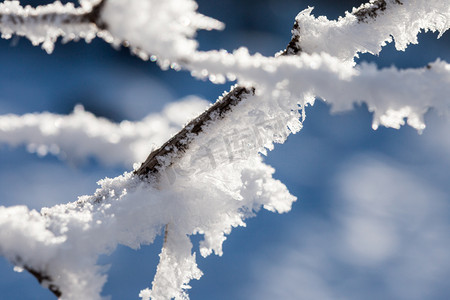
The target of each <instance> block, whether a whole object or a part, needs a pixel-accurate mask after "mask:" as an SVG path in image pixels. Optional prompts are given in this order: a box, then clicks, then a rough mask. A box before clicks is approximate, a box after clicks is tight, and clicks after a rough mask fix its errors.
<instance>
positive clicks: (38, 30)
mask: <svg viewBox="0 0 450 300" xmlns="http://www.w3.org/2000/svg"><path fill="white" fill-rule="evenodd" d="M91 2H93V1H86V0H85V1H84V3H85V5H83V6H81V7H77V8H76V7H75V6H74V4H73V3H70V2H69V3H67V4H61V2H59V1H56V2H54V3H52V4H48V5H45V6H38V7H37V8H32V7H31V6H26V7H22V6H21V5H20V2H19V1H4V2H2V3H0V32H1V37H2V38H4V39H9V38H10V37H11V36H12V35H13V34H15V35H18V36H24V37H27V38H28V39H29V40H30V41H31V42H32V43H33V45H35V46H37V45H41V44H42V48H43V49H44V50H45V51H47V52H48V53H51V52H52V51H53V48H54V44H55V42H56V40H57V39H58V37H63V40H64V41H66V42H67V41H71V40H79V39H85V40H86V41H87V42H89V41H91V40H92V39H94V38H95V37H96V33H97V27H96V26H95V25H93V24H86V23H85V24H80V23H78V24H77V23H70V22H67V21H68V20H73V19H74V18H76V17H77V16H80V15H82V14H83V13H86V12H87V11H90V8H91V7H92V6H91V5H90V3H91ZM44 15H51V17H45V18H44Z"/></svg>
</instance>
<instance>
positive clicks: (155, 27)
mask: <svg viewBox="0 0 450 300" xmlns="http://www.w3.org/2000/svg"><path fill="white" fill-rule="evenodd" d="M196 10H197V3H196V2H195V1H193V0H164V1H161V0H130V1H123V0H108V1H107V2H106V4H105V6H104V9H103V12H102V19H103V20H104V21H105V22H107V24H108V31H109V32H110V33H111V35H112V40H111V42H112V43H118V44H120V43H122V42H123V41H126V44H129V45H130V46H131V47H132V49H134V50H135V51H136V52H137V54H138V55H140V56H141V57H142V58H144V59H149V57H148V55H152V57H151V60H153V61H155V60H158V63H159V64H160V65H161V66H162V67H163V68H168V67H169V65H170V64H171V63H177V62H179V60H183V59H188V58H189V57H190V56H191V55H193V54H194V52H195V51H196V50H197V46H198V43H197V41H195V40H194V39H193V37H194V35H195V33H196V31H197V30H199V29H206V30H213V29H222V28H223V27H224V25H223V24H222V23H221V22H219V21H217V20H214V19H212V18H209V17H206V16H204V15H202V14H199V13H197V12H196Z"/></svg>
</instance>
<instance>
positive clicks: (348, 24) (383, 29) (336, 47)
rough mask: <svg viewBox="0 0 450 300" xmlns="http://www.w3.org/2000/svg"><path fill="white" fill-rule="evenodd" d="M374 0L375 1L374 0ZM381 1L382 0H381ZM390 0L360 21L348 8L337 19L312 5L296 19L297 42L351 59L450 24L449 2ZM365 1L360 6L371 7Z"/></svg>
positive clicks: (309, 49) (408, 41) (308, 49)
mask: <svg viewBox="0 0 450 300" xmlns="http://www.w3.org/2000/svg"><path fill="white" fill-rule="evenodd" d="M372 2H374V1H373V0H372ZM378 2H380V1H378ZM396 2H397V1H394V0H387V1H386V9H385V10H384V11H378V12H377V16H376V17H375V18H371V17H370V16H369V17H367V18H365V20H364V21H363V22H359V23H358V18H357V17H356V16H355V15H353V14H352V13H354V12H355V11H356V10H357V9H355V8H354V9H353V11H352V13H349V12H346V14H345V17H343V18H342V17H340V18H339V19H338V20H337V21H335V20H328V19H327V18H326V17H324V16H320V17H318V18H316V17H314V15H312V14H311V13H312V10H313V8H311V7H310V8H308V9H305V10H303V11H302V12H300V13H299V14H298V15H297V17H296V21H297V23H298V25H299V29H294V30H293V35H296V36H299V42H298V43H297V44H298V46H299V47H301V49H302V50H303V51H305V52H307V53H314V52H327V53H328V54H330V55H332V56H336V57H338V58H339V59H341V60H343V61H347V60H351V61H353V58H354V57H355V56H357V54H358V53H365V52H369V53H372V54H378V53H380V51H381V49H382V47H383V46H385V45H386V43H389V42H392V40H394V41H395V47H396V48H397V50H405V49H406V47H407V46H408V45H409V44H411V43H412V44H417V43H418V42H417V34H418V33H419V32H420V31H421V30H424V31H425V32H427V31H429V30H431V31H439V36H441V35H442V34H443V33H444V32H445V31H446V30H448V29H449V28H450V5H449V3H448V1H441V0H433V1H430V0H406V1H403V0H402V1H401V3H402V4H397V3H396ZM370 6H371V5H370V4H364V5H362V6H361V7H360V8H359V9H361V8H369V7H370Z"/></svg>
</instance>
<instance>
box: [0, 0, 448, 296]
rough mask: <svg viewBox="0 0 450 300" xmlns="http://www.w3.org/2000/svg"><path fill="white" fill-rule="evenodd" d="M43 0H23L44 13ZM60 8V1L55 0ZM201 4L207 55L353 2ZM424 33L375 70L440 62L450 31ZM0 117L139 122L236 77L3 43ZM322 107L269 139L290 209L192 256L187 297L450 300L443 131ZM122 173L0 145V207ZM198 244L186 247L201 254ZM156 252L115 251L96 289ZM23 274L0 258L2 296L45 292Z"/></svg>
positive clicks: (432, 119) (267, 47)
mask: <svg viewBox="0 0 450 300" xmlns="http://www.w3.org/2000/svg"><path fill="white" fill-rule="evenodd" d="M50 2H51V1H21V3H23V4H31V5H38V4H45V3H50ZM63 2H67V1H63ZM197 2H198V3H199V11H200V12H202V13H204V14H206V15H208V16H211V17H214V18H216V19H218V20H220V21H222V22H224V23H225V24H226V29H225V30H224V31H223V32H200V33H199V34H198V40H199V42H200V48H201V49H204V50H206V49H219V48H224V49H227V50H233V49H235V48H237V47H240V46H246V47H248V48H249V50H250V52H252V53H254V52H260V53H262V54H265V55H272V54H274V53H275V52H277V51H279V50H281V49H284V48H285V46H286V44H287V43H288V42H289V40H290V30H291V27H292V25H293V21H294V18H295V16H296V14H297V13H298V12H300V11H301V10H303V9H305V8H307V7H308V6H315V10H314V14H315V15H316V16H318V15H327V16H328V18H329V19H336V18H337V17H338V16H341V15H343V14H344V11H346V10H351V8H352V7H353V6H359V4H361V3H362V1H324V0H316V1H300V0H298V1H293V0H277V1H275V0H259V1H252V0H245V1H244V0H241V1H238V0H219V1H207V0H200V1H197ZM436 37H437V34H435V33H422V34H420V36H419V45H412V46H410V47H409V48H408V49H407V50H406V52H396V51H395V49H394V47H393V45H392V44H391V45H388V46H387V47H385V48H384V50H383V51H382V53H381V54H380V56H379V57H373V56H371V55H362V56H361V58H360V60H363V61H373V62H375V63H376V64H377V65H378V66H379V67H389V66H391V65H395V66H397V67H398V68H408V67H423V66H425V65H426V64H427V63H429V62H432V61H434V60H435V59H436V58H438V57H440V58H441V59H444V60H446V61H450V51H449V49H450V34H448V33H446V34H444V36H443V37H442V38H441V39H439V40H437V39H436ZM0 66H1V68H0V114H7V113H15V114H24V113H29V112H42V111H50V112H54V113H60V114H68V113H70V112H71V111H72V110H73V108H74V106H75V105H76V104H83V105H84V107H85V109H86V110H88V111H91V112H93V113H95V114H96V115H98V116H103V117H106V118H108V119H110V120H113V121H121V120H124V119H127V120H140V119H141V118H142V117H144V116H145V115H147V114H148V113H150V112H159V111H161V109H162V108H163V107H164V105H165V104H167V103H168V102H172V101H177V100H178V99H180V98H183V97H185V96H188V95H197V96H200V97H202V98H204V99H207V100H210V101H212V102H213V101H215V99H216V98H217V97H218V96H219V95H220V94H221V93H222V92H223V91H224V90H228V89H229V86H230V84H225V85H213V84H211V83H210V82H205V81H201V80H196V79H194V78H192V77H191V76H190V75H189V73H188V72H175V71H173V70H169V71H161V70H160V69H159V68H158V67H157V66H156V65H155V64H153V63H150V62H143V61H141V60H139V59H138V58H137V57H134V56H132V55H130V54H129V51H128V50H127V49H120V50H115V49H113V48H111V47H110V46H109V45H107V44H106V43H104V42H103V41H101V40H99V39H97V40H94V41H93V42H92V43H91V44H86V43H84V42H78V43H73V42H72V43H69V44H65V45H62V44H60V43H58V44H57V46H56V47H55V51H54V53H53V54H51V55H47V54H46V53H45V52H44V51H43V50H41V49H39V48H37V47H33V46H32V45H31V43H30V42H29V41H28V40H26V39H23V38H13V39H11V40H0ZM329 111H330V107H329V106H328V105H327V104H325V103H323V102H321V101H318V102H316V105H315V106H314V107H311V108H309V109H307V118H306V121H305V123H304V129H303V130H302V131H301V132H300V133H298V134H297V135H294V136H290V138H289V139H288V141H287V142H286V143H285V144H283V145H277V147H276V148H275V150H274V151H272V152H270V153H269V155H268V157H267V158H266V161H267V162H268V163H269V164H270V165H272V166H273V167H274V168H275V169H276V174H275V177H276V178H278V179H280V180H281V181H282V182H283V183H285V184H286V185H287V187H288V188H289V190H290V192H291V193H292V194H293V195H295V196H297V197H298V198H299V200H298V201H297V202H296V203H295V204H294V206H293V209H292V211H291V212H289V213H288V214H284V215H277V214H273V213H269V212H266V211H261V212H260V213H259V214H258V215H257V217H256V218H253V219H250V220H248V222H247V225H248V226H247V227H246V228H238V229H235V230H234V231H233V232H232V234H231V235H230V236H229V237H228V239H227V241H226V242H225V244H224V255H223V257H216V256H211V257H208V258H206V259H203V258H200V257H199V256H198V257H199V258H198V263H199V267H200V269H201V270H202V271H203V272H204V276H203V277H202V278H201V280H200V281H194V282H191V285H192V290H191V291H190V292H189V294H190V296H191V299H194V300H196V299H198V300H206V299H218V300H219V299H224V300H225V299H236V300H243V299H255V300H256V299H449V297H450V285H449V284H448V278H449V276H450V255H449V254H448V249H449V248H450V234H449V232H450V199H449V198H450V197H449V195H450V184H449V183H450V182H449V181H450V180H449V171H450V155H449V154H450V134H449V133H450V122H449V121H448V119H446V118H444V117H442V116H440V115H439V114H438V112H436V111H433V110H431V111H430V112H429V113H428V114H427V116H426V121H427V129H425V131H424V133H423V134H422V135H418V134H417V132H416V131H414V130H413V129H412V128H409V127H403V128H402V129H400V130H394V129H386V128H380V129H378V130H377V131H373V130H372V129H371V114H370V113H369V112H368V111H367V107H366V106H365V105H355V108H354V110H352V111H349V112H346V113H341V114H338V115H331V114H330V113H329ZM125 170H126V169H125V168H123V167H122V166H117V167H114V168H111V167H104V166H102V165H100V164H99V163H98V162H97V161H96V160H95V159H91V160H89V161H88V162H86V163H84V164H82V165H67V164H66V163H65V162H62V161H59V160H58V159H57V158H55V157H53V156H46V157H44V158H39V157H37V156H36V155H34V154H30V153H28V152H27V151H26V149H25V147H18V148H13V149H12V148H11V147H8V146H4V145H0V205H3V206H10V205H18V204H26V205H28V206H29V207H32V208H36V209H39V208H41V207H43V206H51V205H54V204H57V203H64V202H68V201H73V200H75V199H76V197H77V196H79V195H83V194H92V193H93V192H94V191H95V189H96V181H97V180H98V179H101V178H104V177H105V176H108V177H115V176H117V175H119V174H121V173H122V172H123V171H125ZM198 239H199V238H198V237H194V238H193V241H194V250H198V246H197V245H196V243H195V242H196V241H197V240H198ZM161 245H162V241H161V239H158V240H157V241H156V242H155V243H154V244H153V245H151V246H146V247H143V248H142V249H141V250H139V251H134V250H131V249H128V248H125V247H119V248H118V249H117V250H116V251H115V252H114V253H113V254H112V255H110V256H105V257H102V258H101V263H102V264H105V265H109V264H110V265H111V266H110V269H109V271H108V276H109V280H108V283H107V284H106V285H105V287H104V292H103V295H105V296H107V295H112V299H137V298H138V297H137V295H138V292H139V290H141V289H143V288H145V287H147V286H149V285H150V284H151V280H152V278H153V275H154V273H155V270H156V264H157V262H158V254H159V251H160V248H161ZM53 298H54V297H53V295H52V294H51V293H50V292H48V291H47V290H46V289H44V288H42V287H40V286H39V284H38V283H37V281H36V280H35V279H34V278H33V277H32V276H31V275H29V274H26V272H24V273H16V272H14V271H13V266H12V265H11V264H9V263H8V262H7V261H6V260H5V259H3V258H0V299H53Z"/></svg>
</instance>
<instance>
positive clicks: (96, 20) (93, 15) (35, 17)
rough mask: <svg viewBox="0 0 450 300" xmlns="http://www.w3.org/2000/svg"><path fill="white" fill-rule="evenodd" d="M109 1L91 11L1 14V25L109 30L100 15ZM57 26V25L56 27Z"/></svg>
mask: <svg viewBox="0 0 450 300" xmlns="http://www.w3.org/2000/svg"><path fill="white" fill-rule="evenodd" d="M106 1H107V0H101V1H99V2H98V3H97V4H95V5H93V6H92V9H91V10H90V11H82V10H80V11H75V10H74V11H68V12H64V13H62V12H56V11H50V12H44V13H40V12H39V11H38V10H37V9H29V8H25V9H24V13H14V12H13V13H11V12H7V13H5V12H3V13H0V25H4V24H13V25H24V24H27V23H46V24H55V23H56V24H65V25H67V24H73V25H77V24H79V25H81V24H95V25H96V26H97V27H98V28H99V29H102V30H103V29H107V24H106V23H105V22H104V21H102V20H101V18H100V15H101V11H102V9H103V6H104V5H105V3H106ZM51 5H52V4H49V5H46V6H40V7H39V8H41V9H42V8H48V7H50V6H51ZM56 24H55V25H56Z"/></svg>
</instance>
